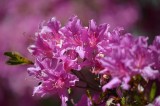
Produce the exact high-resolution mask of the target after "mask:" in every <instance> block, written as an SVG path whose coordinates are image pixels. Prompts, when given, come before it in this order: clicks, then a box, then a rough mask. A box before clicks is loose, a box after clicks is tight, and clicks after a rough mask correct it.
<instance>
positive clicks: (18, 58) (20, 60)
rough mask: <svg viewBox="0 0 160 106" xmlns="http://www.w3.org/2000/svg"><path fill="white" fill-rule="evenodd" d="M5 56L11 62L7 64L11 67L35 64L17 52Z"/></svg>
mask: <svg viewBox="0 0 160 106" xmlns="http://www.w3.org/2000/svg"><path fill="white" fill-rule="evenodd" d="M4 55H5V56H8V57H9V60H8V61H7V62H6V63H7V64H9V65H19V64H33V62H32V61H30V60H29V59H27V58H25V57H23V56H22V55H20V54H19V53H17V52H5V53H4Z"/></svg>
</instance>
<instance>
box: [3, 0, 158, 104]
mask: <svg viewBox="0 0 160 106" xmlns="http://www.w3.org/2000/svg"><path fill="white" fill-rule="evenodd" d="M73 15H77V16H78V17H79V18H80V19H81V20H82V23H83V25H88V21H89V20H90V19H95V21H96V22H97V23H98V24H101V23H108V24H110V26H111V29H113V28H115V27H117V26H120V27H124V28H125V30H126V31H127V32H131V33H133V34H135V35H144V36H149V38H150V39H151V40H153V39H154V36H156V35H158V34H159V35H160V0H0V45H1V46H0V106H59V105H60V100H59V99H58V98H57V96H56V95H55V96H54V97H45V98H40V97H36V96H34V97H33V96H32V91H33V88H34V86H37V85H38V83H39V82H38V81H35V79H33V78H32V77H29V76H28V74H27V71H26V69H27V67H28V66H8V65H6V64H5V61H6V60H7V58H6V57H5V56H4V55H3V54H4V52H6V51H17V52H20V53H21V54H22V55H23V56H25V57H28V58H30V59H32V58H33V57H31V55H30V54H29V52H28V51H27V47H28V46H29V45H30V44H32V42H33V36H34V33H35V32H36V31H37V30H38V26H39V25H40V23H41V22H43V21H44V20H48V19H50V18H51V17H56V18H57V19H58V20H60V21H61V22H62V25H64V24H65V23H66V22H67V21H68V18H70V17H71V16H73ZM55 103H57V104H55Z"/></svg>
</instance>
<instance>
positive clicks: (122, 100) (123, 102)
mask: <svg viewBox="0 0 160 106" xmlns="http://www.w3.org/2000/svg"><path fill="white" fill-rule="evenodd" d="M121 104H122V106H124V105H125V104H126V99H125V97H122V98H121Z"/></svg>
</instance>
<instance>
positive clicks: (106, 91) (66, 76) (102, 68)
mask: <svg viewBox="0 0 160 106" xmlns="http://www.w3.org/2000/svg"><path fill="white" fill-rule="evenodd" d="M109 27H110V26H109V25H108V24H105V23H104V24H101V25H97V24H96V22H95V21H94V20H90V21H89V25H88V26H83V25H82V23H81V21H80V19H78V17H77V16H73V17H72V18H70V19H69V21H68V23H67V24H65V25H64V26H61V23H60V21H58V20H57V19H56V18H52V19H50V20H49V21H48V22H44V23H43V24H42V25H41V26H40V28H39V31H38V32H37V33H36V34H35V43H34V44H33V45H31V46H30V47H29V48H28V49H29V52H30V53H31V54H32V55H33V56H34V57H35V63H34V66H33V67H30V68H28V73H29V75H32V76H34V77H36V78H37V79H38V80H39V81H40V84H39V85H38V86H37V87H35V89H34V94H40V95H41V96H43V95H45V94H58V95H59V96H60V98H61V100H62V106H66V105H67V101H68V100H69V92H68V89H70V88H74V87H79V88H84V89H86V91H87V92H86V94H84V95H83V96H82V97H81V99H80V100H79V101H78V103H74V105H76V106H81V105H80V104H84V103H86V104H85V105H86V106H94V105H96V106H97V105H98V106H105V105H106V104H107V103H108V102H109V100H110V101H111V97H120V98H121V97H124V94H123V93H124V92H123V91H129V90H133V88H134V87H135V85H134V84H135V83H134V84H133V82H134V81H135V80H136V78H137V76H140V77H141V79H143V80H144V82H146V83H147V82H149V81H150V80H159V75H160V72H159V70H160V36H157V37H155V40H154V41H153V43H152V44H150V45H149V44H148V37H144V36H133V35H132V34H130V33H125V31H124V30H123V28H115V29H114V30H113V31H110V29H109ZM84 72H87V73H88V74H89V75H88V74H84ZM91 76H93V77H91ZM89 80H91V81H89ZM136 81H137V80H136ZM82 82H83V83H82ZM133 86H134V87H133ZM137 87H138V89H139V90H140V91H141V92H143V91H144V86H143V85H140V84H138V85H137ZM90 91H91V92H90ZM92 91H93V92H92ZM114 93H116V94H114ZM99 95H103V96H99ZM115 95H116V96H115ZM107 101H108V102H107ZM153 103H154V102H153ZM120 104H121V102H119V101H118V100H117V102H116V103H115V105H117V106H118V105H120ZM156 104H159V105H157V106H160V103H158V102H156ZM146 105H147V104H146ZM151 105H152V104H151Z"/></svg>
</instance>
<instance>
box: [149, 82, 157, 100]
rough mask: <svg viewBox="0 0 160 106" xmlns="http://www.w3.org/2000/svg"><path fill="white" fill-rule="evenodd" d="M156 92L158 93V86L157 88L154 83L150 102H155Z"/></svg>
mask: <svg viewBox="0 0 160 106" xmlns="http://www.w3.org/2000/svg"><path fill="white" fill-rule="evenodd" d="M156 91H157V86H156V83H155V82H154V83H153V84H152V87H151V91H150V95H149V101H150V102H152V101H153V100H154V98H155V95H156Z"/></svg>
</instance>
